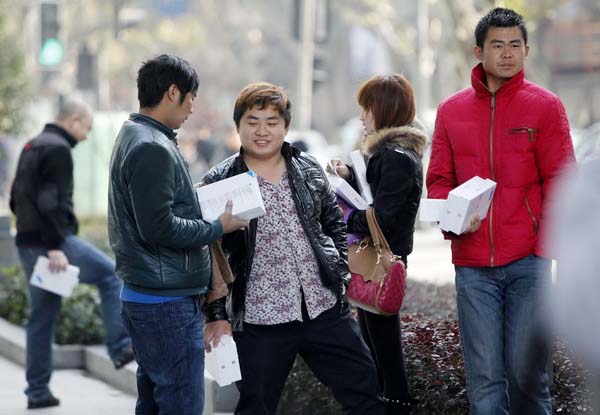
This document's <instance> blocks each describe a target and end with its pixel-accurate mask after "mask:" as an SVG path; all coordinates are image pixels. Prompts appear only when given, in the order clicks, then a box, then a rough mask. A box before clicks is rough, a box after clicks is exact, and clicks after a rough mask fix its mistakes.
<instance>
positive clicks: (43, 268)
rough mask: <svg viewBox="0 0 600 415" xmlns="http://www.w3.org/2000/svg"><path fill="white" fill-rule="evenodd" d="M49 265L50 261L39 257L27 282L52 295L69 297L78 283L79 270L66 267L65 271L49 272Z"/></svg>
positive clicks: (73, 267) (69, 266)
mask: <svg viewBox="0 0 600 415" xmlns="http://www.w3.org/2000/svg"><path fill="white" fill-rule="evenodd" d="M49 265H50V260H49V259H48V258H46V257H44V256H39V257H38V259H37V261H36V263H35V266H34V268H33V273H32V274H31V278H30V280H29V282H30V283H31V285H33V286H35V287H39V288H42V289H44V290H46V291H50V292H52V293H54V294H58V295H61V296H63V297H70V296H71V293H72V292H73V288H75V286H76V285H77V283H78V282H79V268H78V267H76V266H74V265H67V269H66V270H65V271H60V272H51V271H50V267H49Z"/></svg>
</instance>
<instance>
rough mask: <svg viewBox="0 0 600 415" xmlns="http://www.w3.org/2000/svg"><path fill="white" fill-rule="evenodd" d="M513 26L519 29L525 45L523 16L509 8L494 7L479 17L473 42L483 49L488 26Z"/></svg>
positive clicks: (525, 36)
mask: <svg viewBox="0 0 600 415" xmlns="http://www.w3.org/2000/svg"><path fill="white" fill-rule="evenodd" d="M492 26H494V27H513V26H517V27H518V28H519V29H521V34H522V35H523V40H524V41H525V44H526V45H527V28H526V27H525V21H524V20H523V16H521V15H520V14H518V13H516V12H515V11H513V10H510V9H503V8H502V7H496V8H495V9H494V10H492V11H491V12H489V13H488V14H486V15H485V16H483V17H482V18H481V20H480V21H479V23H477V26H476V27H475V44H476V45H477V46H479V47H480V48H482V49H483V42H485V37H486V35H487V32H488V29H489V28H490V27H492Z"/></svg>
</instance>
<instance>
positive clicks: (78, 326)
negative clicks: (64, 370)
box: [0, 267, 105, 344]
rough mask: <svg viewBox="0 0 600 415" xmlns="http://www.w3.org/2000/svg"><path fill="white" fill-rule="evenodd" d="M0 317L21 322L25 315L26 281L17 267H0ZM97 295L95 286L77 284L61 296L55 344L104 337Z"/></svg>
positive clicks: (25, 319) (89, 340)
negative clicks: (70, 293) (71, 292)
mask: <svg viewBox="0 0 600 415" xmlns="http://www.w3.org/2000/svg"><path fill="white" fill-rule="evenodd" d="M0 284H1V289H0V317H2V318H5V319H6V320H8V321H10V322H11V323H14V324H18V325H21V326H24V325H25V323H26V322H27V317H28V312H29V310H28V299H27V282H26V280H25V276H24V275H23V272H22V271H21V268H19V267H11V268H3V269H1V270H0ZM100 313H101V310H100V298H99V295H98V291H97V289H96V288H95V287H91V286H88V285H84V284H79V285H77V286H76V287H75V289H74V290H73V295H72V296H71V297H69V298H66V299H63V302H62V308H61V312H60V318H59V320H58V324H57V325H56V328H55V331H54V341H55V342H56V343H57V344H98V343H102V342H103V341H104V335H105V333H104V326H103V325H102V319H101V317H100Z"/></svg>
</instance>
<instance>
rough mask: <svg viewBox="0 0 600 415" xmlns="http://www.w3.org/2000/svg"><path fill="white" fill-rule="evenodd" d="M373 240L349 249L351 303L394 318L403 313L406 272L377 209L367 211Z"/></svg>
mask: <svg viewBox="0 0 600 415" xmlns="http://www.w3.org/2000/svg"><path fill="white" fill-rule="evenodd" d="M366 215H367V222H368V224H369V231H370V234H371V235H370V236H367V237H365V238H363V239H362V241H360V242H358V243H353V244H351V245H349V246H348V265H349V267H350V273H351V274H352V279H351V280H350V285H349V286H348V291H347V295H348V300H349V301H350V303H351V304H353V305H355V306H356V307H359V308H362V309H363V310H366V311H370V312H372V313H376V314H382V315H393V314H396V313H398V311H400V307H402V301H403V300H404V292H405V290H406V268H405V266H404V262H402V259H401V258H400V257H399V256H397V255H394V254H393V253H392V251H391V250H390V246H389V245H388V243H387V241H386V239H385V237H384V236H383V233H382V232H381V228H380V227H379V224H378V223H377V219H376V218H375V211H374V210H373V208H368V209H367V210H366Z"/></svg>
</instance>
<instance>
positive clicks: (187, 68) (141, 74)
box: [137, 54, 199, 108]
mask: <svg viewBox="0 0 600 415" xmlns="http://www.w3.org/2000/svg"><path fill="white" fill-rule="evenodd" d="M171 85H175V86H176V87H177V89H179V92H181V98H180V104H181V103H183V100H184V99H185V96H186V95H187V94H188V92H191V93H193V94H196V92H197V91H198V85H199V80H198V74H197V73H196V71H195V70H194V68H192V66H191V65H190V64H189V63H188V62H187V61H186V60H185V59H182V58H180V57H179V56H175V55H167V54H163V55H160V56H157V57H155V58H154V59H151V60H149V61H146V62H144V63H142V66H141V68H140V70H139V71H138V78H137V87H138V101H139V102H140V107H141V108H154V107H156V106H157V105H158V104H160V101H161V100H162V98H163V96H164V94H165V92H167V90H168V89H169V87H170V86H171Z"/></svg>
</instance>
